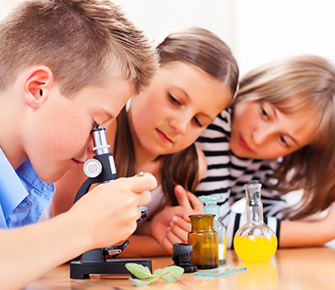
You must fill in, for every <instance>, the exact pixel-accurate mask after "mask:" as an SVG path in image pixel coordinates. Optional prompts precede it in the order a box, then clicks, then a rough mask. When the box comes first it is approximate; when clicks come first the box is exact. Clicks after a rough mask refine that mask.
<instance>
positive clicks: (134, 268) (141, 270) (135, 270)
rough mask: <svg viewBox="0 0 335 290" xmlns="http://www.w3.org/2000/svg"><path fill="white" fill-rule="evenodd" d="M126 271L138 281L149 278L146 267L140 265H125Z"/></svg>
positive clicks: (149, 274)
mask: <svg viewBox="0 0 335 290" xmlns="http://www.w3.org/2000/svg"><path fill="white" fill-rule="evenodd" d="M125 267H126V268H127V270H128V271H129V272H130V273H132V274H133V275H134V276H136V277H137V278H140V279H147V278H149V277H150V276H151V272H150V270H149V268H148V267H144V266H143V265H141V264H136V263H127V264H126V265H125Z"/></svg>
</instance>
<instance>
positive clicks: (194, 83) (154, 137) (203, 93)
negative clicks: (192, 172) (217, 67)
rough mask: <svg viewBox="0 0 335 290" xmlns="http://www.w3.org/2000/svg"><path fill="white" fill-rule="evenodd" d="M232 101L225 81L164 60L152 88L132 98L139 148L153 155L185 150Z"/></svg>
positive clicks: (131, 108)
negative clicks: (164, 62)
mask: <svg viewBox="0 0 335 290" xmlns="http://www.w3.org/2000/svg"><path fill="white" fill-rule="evenodd" d="M230 102H231V92H230V90H229V88H228V87H227V84H226V83H223V82H221V81H218V80H216V79H214V78H213V77H211V76H210V75H208V74H207V73H206V72H204V71H202V70H200V69H199V68H197V67H195V66H193V65H189V64H185V63H182V62H174V63H170V64H165V65H163V66H162V67H161V68H160V69H159V72H158V74H157V76H156V77H155V79H154V80H153V82H152V84H151V85H150V88H149V89H147V90H146V91H144V92H143V93H142V94H141V95H140V96H135V97H133V99H132V103H131V107H130V111H129V112H130V113H129V116H130V120H131V124H132V126H133V127H132V129H133V133H134V134H133V137H134V144H135V146H136V149H137V150H141V153H143V155H144V154H146V155H147V154H151V155H152V156H153V157H155V156H158V155H164V154H172V153H175V152H178V151H180V150H183V149H185V148H186V147H188V146H190V145H191V144H192V143H193V142H194V141H195V140H196V139H197V138H198V137H199V135H200V134H201V132H202V131H203V130H205V128H206V126H208V125H209V124H210V123H211V122H212V121H213V120H214V118H215V117H216V116H217V114H218V113H219V112H220V111H221V110H222V109H223V108H225V107H227V106H229V104H230ZM143 155H142V156H143ZM137 156H139V154H137Z"/></svg>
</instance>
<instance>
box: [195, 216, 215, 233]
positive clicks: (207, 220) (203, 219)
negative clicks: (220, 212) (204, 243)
mask: <svg viewBox="0 0 335 290" xmlns="http://www.w3.org/2000/svg"><path fill="white" fill-rule="evenodd" d="M190 219H191V225H192V232H203V231H211V230H213V227H214V215H212V214H204V215H193V216H192V215H191V216H190Z"/></svg>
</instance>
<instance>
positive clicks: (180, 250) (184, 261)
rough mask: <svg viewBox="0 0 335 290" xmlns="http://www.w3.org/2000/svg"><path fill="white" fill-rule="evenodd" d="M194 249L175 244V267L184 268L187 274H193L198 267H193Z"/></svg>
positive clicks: (187, 245)
mask: <svg viewBox="0 0 335 290" xmlns="http://www.w3.org/2000/svg"><path fill="white" fill-rule="evenodd" d="M192 259H193V247H192V245H190V244H186V243H177V244H173V250H172V260H173V262H174V265H176V266H179V267H182V268H184V272H185V273H193V272H195V271H196V270H197V267H195V266H192V265H191V262H192Z"/></svg>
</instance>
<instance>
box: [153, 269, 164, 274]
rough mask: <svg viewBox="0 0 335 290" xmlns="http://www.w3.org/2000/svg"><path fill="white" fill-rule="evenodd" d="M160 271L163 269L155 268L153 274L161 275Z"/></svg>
mask: <svg viewBox="0 0 335 290" xmlns="http://www.w3.org/2000/svg"><path fill="white" fill-rule="evenodd" d="M162 272H163V269H157V270H155V272H154V275H161V274H162Z"/></svg>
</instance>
